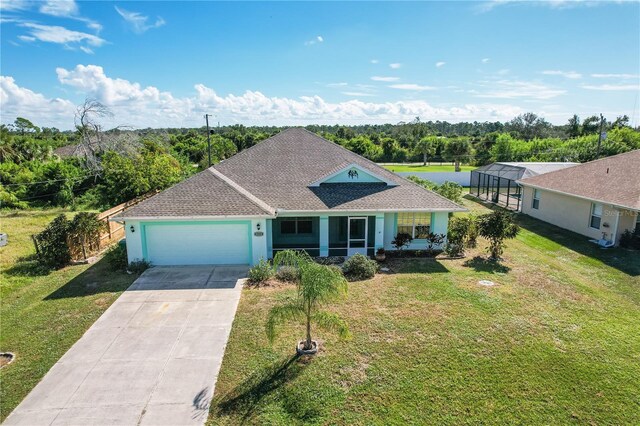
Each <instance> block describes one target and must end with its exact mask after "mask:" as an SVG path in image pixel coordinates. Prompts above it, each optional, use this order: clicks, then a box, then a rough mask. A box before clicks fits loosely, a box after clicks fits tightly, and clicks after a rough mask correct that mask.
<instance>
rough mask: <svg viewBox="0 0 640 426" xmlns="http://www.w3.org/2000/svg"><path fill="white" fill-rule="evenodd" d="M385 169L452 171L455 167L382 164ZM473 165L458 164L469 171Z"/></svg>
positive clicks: (447, 165)
mask: <svg viewBox="0 0 640 426" xmlns="http://www.w3.org/2000/svg"><path fill="white" fill-rule="evenodd" d="M382 166H383V167H384V168H385V169H388V170H391V171H392V172H417V173H424V172H454V171H455V169H454V167H453V166H452V165H451V164H442V165H441V164H432V165H430V166H423V165H422V164H383V165H382ZM476 168H477V167H475V166H460V169H461V171H463V172H470V171H471V170H475V169H476Z"/></svg>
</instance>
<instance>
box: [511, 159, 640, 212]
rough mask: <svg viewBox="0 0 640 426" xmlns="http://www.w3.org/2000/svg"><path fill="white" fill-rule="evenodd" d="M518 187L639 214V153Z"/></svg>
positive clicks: (531, 180) (529, 180) (559, 172)
mask: <svg viewBox="0 0 640 426" xmlns="http://www.w3.org/2000/svg"><path fill="white" fill-rule="evenodd" d="M519 183H520V184H522V185H524V186H532V187H534V188H539V189H546V190H550V191H555V192H560V193H564V194H569V195H573V196H576V197H580V198H586V199H589V200H593V201H597V202H602V203H606V204H612V205H615V206H618V207H623V208H629V209H631V210H638V211H640V150H635V151H630V152H627V153H624V154H618V155H614V156H612V157H606V158H601V159H599V160H595V161H591V162H589V163H584V164H579V165H577V166H575V167H571V168H569V169H565V170H557V171H554V172H550V173H545V174H543V175H539V176H533V177H530V178H527V179H522V180H521V181H519Z"/></svg>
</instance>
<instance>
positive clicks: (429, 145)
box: [415, 136, 438, 166]
mask: <svg viewBox="0 0 640 426" xmlns="http://www.w3.org/2000/svg"><path fill="white" fill-rule="evenodd" d="M437 144H438V137H437V136H425V137H424V138H422V139H420V140H419V141H418V143H416V147H415V150H416V153H418V154H422V165H423V166H426V165H427V159H428V158H429V156H431V155H433V154H434V153H435V152H436V145H437Z"/></svg>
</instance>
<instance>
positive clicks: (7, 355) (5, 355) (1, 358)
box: [0, 352, 15, 368]
mask: <svg viewBox="0 0 640 426" xmlns="http://www.w3.org/2000/svg"><path fill="white" fill-rule="evenodd" d="M14 359H15V355H13V354H12V353H11V352H2V353H0V368H2V367H4V366H6V365H9V364H11V363H12V362H13V360H14Z"/></svg>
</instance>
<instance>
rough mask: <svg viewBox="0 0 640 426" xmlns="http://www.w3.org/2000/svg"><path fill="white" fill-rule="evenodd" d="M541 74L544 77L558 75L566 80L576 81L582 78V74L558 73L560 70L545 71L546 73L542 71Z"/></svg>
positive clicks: (571, 72)
mask: <svg viewBox="0 0 640 426" xmlns="http://www.w3.org/2000/svg"><path fill="white" fill-rule="evenodd" d="M542 74H544V75H558V76H561V77H564V78H568V79H571V80H577V79H580V78H582V74H580V73H579V72H576V71H560V70H547V71H542Z"/></svg>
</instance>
